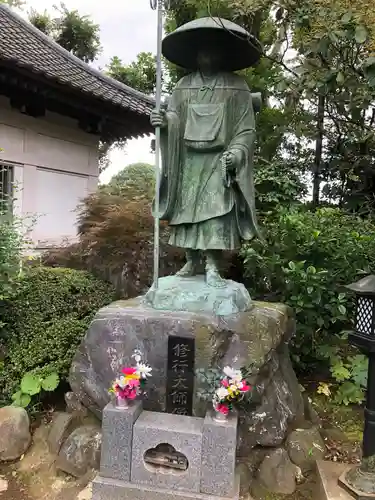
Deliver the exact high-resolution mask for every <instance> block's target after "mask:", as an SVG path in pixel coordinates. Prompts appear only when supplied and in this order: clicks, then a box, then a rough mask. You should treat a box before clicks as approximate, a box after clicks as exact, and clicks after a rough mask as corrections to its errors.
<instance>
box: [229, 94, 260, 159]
mask: <svg viewBox="0 0 375 500" xmlns="http://www.w3.org/2000/svg"><path fill="white" fill-rule="evenodd" d="M232 124H233V132H232V139H231V142H230V145H229V148H228V149H239V150H241V151H243V153H244V154H245V155H246V156H247V155H249V154H250V155H251V153H252V151H253V149H254V141H255V113H254V106H253V100H252V95H251V92H250V91H238V92H236V94H235V95H234V96H233V100H232Z"/></svg>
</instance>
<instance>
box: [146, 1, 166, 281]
mask: <svg viewBox="0 0 375 500" xmlns="http://www.w3.org/2000/svg"><path fill="white" fill-rule="evenodd" d="M169 5H170V0H150V6H151V9H152V10H157V14H158V28H157V52H156V96H155V98H156V111H159V112H160V110H161V86H162V65H161V43H162V38H163V7H164V8H165V9H168V8H169ZM155 170H156V180H155V185H156V186H155V202H154V218H155V226H154V288H158V285H159V225H160V219H159V186H160V127H156V129H155Z"/></svg>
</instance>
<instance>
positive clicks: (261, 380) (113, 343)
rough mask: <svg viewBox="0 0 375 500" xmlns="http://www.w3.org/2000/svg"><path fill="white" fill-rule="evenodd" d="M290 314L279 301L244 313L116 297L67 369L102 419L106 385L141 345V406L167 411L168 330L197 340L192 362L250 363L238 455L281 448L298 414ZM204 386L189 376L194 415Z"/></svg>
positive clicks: (202, 410) (200, 412) (201, 411)
mask: <svg viewBox="0 0 375 500" xmlns="http://www.w3.org/2000/svg"><path fill="white" fill-rule="evenodd" d="M294 327H295V321H294V317H293V313H292V311H291V309H290V308H289V307H287V306H286V305H284V304H272V303H264V302H263V303H262V302H254V303H253V305H252V308H251V309H250V310H249V311H246V312H241V313H238V314H232V315H229V316H216V315H214V314H208V313H207V314H203V313H199V314H198V313H193V312H186V311H175V312H173V311H162V310H156V309H153V308H151V307H149V306H147V305H146V304H145V302H144V298H142V297H141V298H137V299H131V300H125V301H119V302H115V303H113V304H111V305H109V306H108V307H105V308H103V309H101V310H100V311H99V312H98V314H97V315H96V317H95V319H94V321H93V322H92V324H91V326H90V328H89V330H88V332H87V334H86V336H85V338H84V339H83V341H82V343H81V345H80V347H79V349H78V351H77V353H76V355H75V356H74V359H73V363H72V366H71V370H70V377H69V382H70V385H71V387H72V390H73V391H74V393H75V395H76V396H77V399H78V400H79V401H81V402H82V403H83V404H84V406H85V407H86V408H88V409H89V410H91V411H92V412H93V413H94V414H95V415H97V416H98V417H99V418H101V414H102V410H103V408H104V407H105V406H106V405H107V403H108V402H109V400H110V396H109V394H108V388H109V387H110V386H111V383H112V381H113V380H114V379H115V378H116V377H117V376H118V374H119V373H120V371H121V369H122V368H123V367H124V366H127V365H129V364H132V363H133V362H134V360H133V359H132V357H131V356H132V354H133V352H134V349H140V350H141V351H142V352H143V354H144V357H145V358H146V359H147V362H148V363H149V364H150V365H151V366H152V369H153V376H152V378H151V379H150V381H149V383H148V386H147V393H148V396H147V397H146V399H145V400H144V408H145V410H149V411H157V412H165V411H166V386H167V376H168V374H167V355H168V338H169V337H170V336H172V337H173V336H181V337H189V338H193V339H194V340H195V368H196V369H197V368H201V369H202V368H203V369H208V368H223V367H225V366H228V365H229V366H233V367H234V368H240V367H243V366H251V367H252V373H253V374H252V376H251V378H250V379H249V382H250V384H251V385H252V386H253V387H254V388H255V390H254V393H253V398H252V406H253V409H252V411H250V412H248V413H247V414H246V415H245V414H243V415H240V425H239V439H238V446H239V450H238V453H239V455H240V456H243V457H244V456H249V454H250V452H251V450H252V449H253V448H254V447H255V446H267V447H272V446H279V445H280V444H281V443H283V441H284V440H285V438H286V436H287V433H288V430H289V428H290V427H291V425H292V424H293V425H294V424H295V422H296V421H298V420H299V419H301V418H303V417H304V403H303V399H302V396H301V391H300V387H299V384H298V381H297V378H296V375H295V373H294V371H293V368H292V364H291V361H290V357H289V350H288V345H287V343H288V341H289V339H290V337H291V335H292V334H293V332H294ZM202 391H203V392H205V388H204V387H203V386H202V385H201V382H200V381H199V380H198V379H197V378H196V379H195V389H194V398H193V415H194V416H197V417H204V416H205V414H206V410H207V404H205V403H204V402H203V403H202V401H201V400H200V399H199V397H198V393H199V392H202Z"/></svg>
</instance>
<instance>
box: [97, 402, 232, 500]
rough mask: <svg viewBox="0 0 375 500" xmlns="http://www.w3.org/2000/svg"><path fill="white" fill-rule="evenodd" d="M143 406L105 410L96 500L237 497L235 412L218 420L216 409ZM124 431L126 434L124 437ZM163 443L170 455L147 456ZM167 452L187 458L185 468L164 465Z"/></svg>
mask: <svg viewBox="0 0 375 500" xmlns="http://www.w3.org/2000/svg"><path fill="white" fill-rule="evenodd" d="M139 410H140V405H139V404H138V405H137V406H135V407H134V408H133V409H132V411H129V410H117V409H115V408H113V407H112V406H111V405H108V406H107V407H106V408H105V409H104V418H103V443H105V447H104V449H103V453H102V462H101V467H100V474H99V475H98V476H97V477H96V479H95V480H94V481H93V495H92V498H93V500H120V499H121V500H124V499H129V500H137V499H139V500H146V499H147V498H153V500H155V499H160V500H174V499H180V500H184V499H186V500H188V499H189V500H214V499H215V500H225V499H228V500H229V499H231V500H238V497H239V481H238V479H237V478H236V474H235V452H236V436H237V417H236V416H232V417H230V418H229V419H228V420H227V421H224V422H216V421H215V420H213V418H212V415H211V414H208V415H207V416H206V418H205V419H203V418H199V417H187V416H181V415H173V414H169V415H166V414H164V413H157V412H147V411H143V412H140V411H139ZM125 431H127V436H128V438H126V439H125V438H122V436H121V435H122V434H123V433H124V432H125ZM114 436H118V437H119V442H118V443H115V442H114ZM129 436H131V438H130V439H129ZM120 440H121V442H120ZM110 443H111V448H110V447H109V445H110ZM162 448H163V449H164V450H167V454H164V453H163V454H162V455H161V462H159V460H156V461H154V462H153V463H150V461H148V460H147V459H146V458H147V455H148V454H149V453H153V452H155V451H158V450H159V452H160V450H161V449H162ZM112 450H113V454H112ZM171 450H172V451H171ZM157 456H158V457H160V454H159V455H157ZM168 456H169V457H170V459H171V460H172V459H175V458H176V456H179V457H182V459H183V464H184V467H182V468H181V467H178V466H177V467H176V466H175V465H174V464H175V462H173V460H172V465H173V466H172V467H171V466H169V465H168V463H167V465H165V462H164V461H163V459H164V458H165V457H168ZM154 459H155V456H154Z"/></svg>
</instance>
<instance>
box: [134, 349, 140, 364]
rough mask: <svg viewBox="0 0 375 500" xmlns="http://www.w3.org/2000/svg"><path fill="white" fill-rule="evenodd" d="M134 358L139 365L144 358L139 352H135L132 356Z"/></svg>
mask: <svg viewBox="0 0 375 500" xmlns="http://www.w3.org/2000/svg"><path fill="white" fill-rule="evenodd" d="M132 358H134V359H135V361H136V363H139V362H140V361H142V356H141V353H140V352H139V351H135V352H134V354H132Z"/></svg>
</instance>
